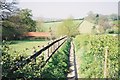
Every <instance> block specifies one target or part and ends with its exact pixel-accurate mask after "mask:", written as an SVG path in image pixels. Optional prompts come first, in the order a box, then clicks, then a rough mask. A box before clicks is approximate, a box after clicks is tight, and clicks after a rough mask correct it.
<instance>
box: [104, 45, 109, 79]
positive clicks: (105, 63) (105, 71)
mask: <svg viewBox="0 0 120 80" xmlns="http://www.w3.org/2000/svg"><path fill="white" fill-rule="evenodd" d="M107 56H108V46H106V47H105V56H104V57H105V61H104V78H107V76H108V75H107V74H108V71H107Z"/></svg>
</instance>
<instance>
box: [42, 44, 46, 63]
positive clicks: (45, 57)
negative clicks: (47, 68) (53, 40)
mask: <svg viewBox="0 0 120 80" xmlns="http://www.w3.org/2000/svg"><path fill="white" fill-rule="evenodd" d="M42 48H44V45H42V47H41V49H42ZM42 56H44V59H43V60H44V61H45V60H46V55H45V51H44V52H43V55H42Z"/></svg>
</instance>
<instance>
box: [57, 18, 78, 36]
mask: <svg viewBox="0 0 120 80" xmlns="http://www.w3.org/2000/svg"><path fill="white" fill-rule="evenodd" d="M77 34H79V32H78V29H77V25H76V24H75V23H74V20H73V19H72V18H68V19H66V20H64V21H63V22H62V24H60V25H59V26H58V27H57V30H56V35H57V36H64V35H67V36H75V35H77Z"/></svg>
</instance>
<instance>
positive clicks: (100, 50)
mask: <svg viewBox="0 0 120 80" xmlns="http://www.w3.org/2000/svg"><path fill="white" fill-rule="evenodd" d="M74 41H75V45H76V48H77V49H76V52H77V55H79V56H80V60H81V62H80V64H79V65H80V69H79V72H80V74H79V75H80V76H81V77H82V78H104V75H103V73H104V60H105V47H108V58H107V70H108V75H107V77H108V78H118V54H119V53H118V43H119V42H118V36H112V35H78V36H76V38H75V39H74ZM79 51H80V52H79Z"/></svg>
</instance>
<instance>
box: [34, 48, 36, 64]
mask: <svg viewBox="0 0 120 80" xmlns="http://www.w3.org/2000/svg"><path fill="white" fill-rule="evenodd" d="M35 53H36V48H35V47H33V54H35ZM34 61H35V63H36V58H34Z"/></svg>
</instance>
